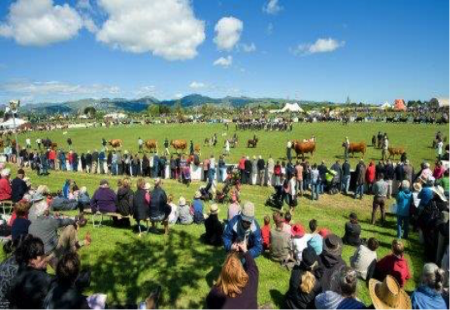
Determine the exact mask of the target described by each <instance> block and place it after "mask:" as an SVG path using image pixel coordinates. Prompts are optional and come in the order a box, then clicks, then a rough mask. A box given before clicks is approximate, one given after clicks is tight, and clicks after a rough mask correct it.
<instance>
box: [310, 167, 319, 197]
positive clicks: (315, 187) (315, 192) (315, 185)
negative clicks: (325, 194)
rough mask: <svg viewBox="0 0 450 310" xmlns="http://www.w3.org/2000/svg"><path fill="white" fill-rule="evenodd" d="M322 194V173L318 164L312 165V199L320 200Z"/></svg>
mask: <svg viewBox="0 0 450 310" xmlns="http://www.w3.org/2000/svg"><path fill="white" fill-rule="evenodd" d="M319 194H320V173H319V169H317V164H314V165H312V169H311V199H312V200H319Z"/></svg>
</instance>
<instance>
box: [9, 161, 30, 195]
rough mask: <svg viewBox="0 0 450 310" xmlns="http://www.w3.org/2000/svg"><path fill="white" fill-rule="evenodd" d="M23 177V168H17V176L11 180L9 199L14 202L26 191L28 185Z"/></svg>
mask: <svg viewBox="0 0 450 310" xmlns="http://www.w3.org/2000/svg"><path fill="white" fill-rule="evenodd" d="M24 177H25V171H24V170H23V169H19V170H17V176H16V178H15V179H14V180H12V182H11V201H12V202H13V203H16V202H18V201H20V200H22V198H23V196H24V195H25V194H26V192H28V185H27V183H25V181H24V180H23V178H24Z"/></svg>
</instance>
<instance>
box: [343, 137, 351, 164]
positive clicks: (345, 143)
mask: <svg viewBox="0 0 450 310" xmlns="http://www.w3.org/2000/svg"><path fill="white" fill-rule="evenodd" d="M349 148H350V140H349V139H348V137H345V141H344V159H348V149H349Z"/></svg>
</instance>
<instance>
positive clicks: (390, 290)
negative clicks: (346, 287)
mask: <svg viewBox="0 0 450 310" xmlns="http://www.w3.org/2000/svg"><path fill="white" fill-rule="evenodd" d="M369 293H370V297H371V298H372V302H373V306H374V307H375V309H411V299H410V298H409V296H408V294H406V292H405V291H404V290H403V289H402V288H401V287H400V285H399V284H398V283H397V281H396V280H395V278H394V277H392V276H391V275H388V276H386V278H385V279H384V281H383V282H380V281H378V280H376V279H370V280H369Z"/></svg>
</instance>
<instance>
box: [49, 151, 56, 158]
mask: <svg viewBox="0 0 450 310" xmlns="http://www.w3.org/2000/svg"><path fill="white" fill-rule="evenodd" d="M48 159H50V160H55V159H56V152H55V150H51V151H50V152H48Z"/></svg>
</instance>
